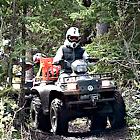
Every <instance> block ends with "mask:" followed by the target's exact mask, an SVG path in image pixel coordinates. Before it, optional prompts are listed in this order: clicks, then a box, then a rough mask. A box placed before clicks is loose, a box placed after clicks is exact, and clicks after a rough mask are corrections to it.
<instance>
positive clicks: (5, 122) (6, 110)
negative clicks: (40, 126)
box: [0, 98, 17, 139]
mask: <svg viewBox="0 0 140 140" xmlns="http://www.w3.org/2000/svg"><path fill="white" fill-rule="evenodd" d="M16 109H17V105H16V104H15V103H14V102H13V101H12V100H9V99H4V98H1V100H0V134H1V135H0V138H1V139H12V138H14V137H13V134H15V132H17V130H16V129H15V128H14V126H13V121H14V119H15V117H14V114H13V113H15V112H14V111H15V110H16ZM16 138H17V137H16Z"/></svg>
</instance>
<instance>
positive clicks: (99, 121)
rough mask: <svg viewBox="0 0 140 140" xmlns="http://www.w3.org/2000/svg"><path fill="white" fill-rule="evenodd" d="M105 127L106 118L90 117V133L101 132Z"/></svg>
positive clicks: (99, 116) (97, 115)
mask: <svg viewBox="0 0 140 140" xmlns="http://www.w3.org/2000/svg"><path fill="white" fill-rule="evenodd" d="M106 126H107V117H106V116H101V115H99V114H96V115H94V116H92V117H91V126H90V130H91V131H102V130H104V129H105V128H106Z"/></svg>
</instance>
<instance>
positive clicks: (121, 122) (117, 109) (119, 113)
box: [108, 92, 126, 129]
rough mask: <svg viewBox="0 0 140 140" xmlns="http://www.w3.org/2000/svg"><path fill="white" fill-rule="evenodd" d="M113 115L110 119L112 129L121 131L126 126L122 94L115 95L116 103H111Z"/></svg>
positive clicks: (110, 115)
mask: <svg viewBox="0 0 140 140" xmlns="http://www.w3.org/2000/svg"><path fill="white" fill-rule="evenodd" d="M111 106H112V110H113V113H111V114H109V116H108V118H109V121H110V125H111V128H112V129H119V128H122V127H124V126H125V125H126V120H125V116H126V111H125V104H124V100H123V98H122V96H121V95H120V93H118V92H117V93H115V101H114V102H112V103H111Z"/></svg>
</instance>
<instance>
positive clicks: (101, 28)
mask: <svg viewBox="0 0 140 140" xmlns="http://www.w3.org/2000/svg"><path fill="white" fill-rule="evenodd" d="M96 30H97V33H96V35H97V37H98V36H102V35H104V34H105V33H108V30H109V24H107V23H97V24H96Z"/></svg>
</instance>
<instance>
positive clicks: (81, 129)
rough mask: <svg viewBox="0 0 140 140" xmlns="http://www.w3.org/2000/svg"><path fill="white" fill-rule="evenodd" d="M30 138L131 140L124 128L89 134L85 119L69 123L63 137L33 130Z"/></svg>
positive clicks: (52, 139) (37, 139)
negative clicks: (67, 130) (66, 132)
mask: <svg viewBox="0 0 140 140" xmlns="http://www.w3.org/2000/svg"><path fill="white" fill-rule="evenodd" d="M30 138H31V139H32V140H131V139H130V138H129V132H128V130H127V128H126V127H125V128H122V129H119V130H111V129H109V128H108V129H106V130H104V131H103V132H90V131H89V123H87V120H85V119H80V121H79V120H78V121H73V122H70V123H69V132H68V134H67V135H65V136H58V135H53V134H52V133H51V132H50V133H45V132H41V131H40V130H36V131H35V130H33V131H31V137H30Z"/></svg>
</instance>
